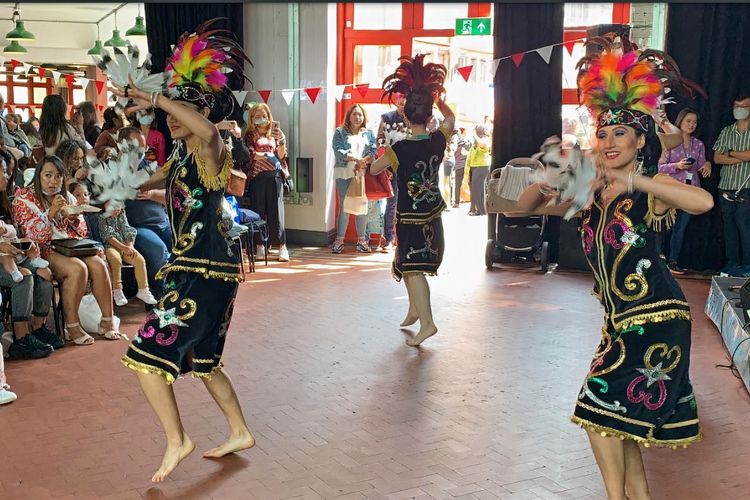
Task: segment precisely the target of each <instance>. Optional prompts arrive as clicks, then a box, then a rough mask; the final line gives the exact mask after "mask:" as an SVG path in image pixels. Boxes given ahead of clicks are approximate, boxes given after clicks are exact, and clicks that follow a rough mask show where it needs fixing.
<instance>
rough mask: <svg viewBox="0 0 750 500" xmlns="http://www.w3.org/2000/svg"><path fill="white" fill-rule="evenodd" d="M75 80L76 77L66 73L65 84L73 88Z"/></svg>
mask: <svg viewBox="0 0 750 500" xmlns="http://www.w3.org/2000/svg"><path fill="white" fill-rule="evenodd" d="M74 80H75V77H74V76H73V75H65V84H66V85H67V86H68V88H73V81H74Z"/></svg>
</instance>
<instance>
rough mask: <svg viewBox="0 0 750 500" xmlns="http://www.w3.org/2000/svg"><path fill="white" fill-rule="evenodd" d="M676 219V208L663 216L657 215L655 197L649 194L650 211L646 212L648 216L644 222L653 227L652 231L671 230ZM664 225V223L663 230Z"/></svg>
mask: <svg viewBox="0 0 750 500" xmlns="http://www.w3.org/2000/svg"><path fill="white" fill-rule="evenodd" d="M654 177H656V176H654ZM676 219H677V209H676V208H670V209H669V210H667V211H666V212H664V213H663V214H657V213H656V212H655V208H654V195H653V194H651V193H649V194H648V211H647V212H646V216H645V217H644V218H643V221H644V222H645V223H646V224H648V225H649V226H651V229H653V230H654V231H656V232H661V230H662V229H670V228H671V227H672V225H673V224H674V222H675V220H676ZM662 223H664V227H663V228H662Z"/></svg>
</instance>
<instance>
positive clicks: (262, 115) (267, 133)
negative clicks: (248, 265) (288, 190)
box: [245, 103, 289, 262]
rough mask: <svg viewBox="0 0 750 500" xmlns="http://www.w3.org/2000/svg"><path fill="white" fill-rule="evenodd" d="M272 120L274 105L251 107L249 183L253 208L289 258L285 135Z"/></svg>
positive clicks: (262, 250)
mask: <svg viewBox="0 0 750 500" xmlns="http://www.w3.org/2000/svg"><path fill="white" fill-rule="evenodd" d="M278 125H279V122H274V121H273V115H272V114H271V108H269V107H268V105H267V104H265V103H259V104H256V105H255V106H254V107H253V108H252V109H251V110H250V116H249V121H248V124H247V131H246V132H245V145H246V146H247V148H248V149H249V150H250V153H251V158H252V164H251V166H250V175H248V178H247V179H248V183H249V184H250V185H249V190H250V209H251V210H252V211H253V212H255V213H257V214H258V215H260V217H261V218H262V219H263V220H265V221H266V224H268V230H269V240H268V241H269V244H271V245H279V261H281V262H288V261H289V251H288V250H287V248H286V229H285V227H284V189H283V186H284V181H285V179H287V178H288V177H289V169H288V167H287V165H286V155H287V150H286V138H285V137H284V133H283V132H282V131H281V129H280V128H279V126H278ZM264 253H265V248H264V247H263V246H262V245H258V252H257V255H259V256H263V255H264Z"/></svg>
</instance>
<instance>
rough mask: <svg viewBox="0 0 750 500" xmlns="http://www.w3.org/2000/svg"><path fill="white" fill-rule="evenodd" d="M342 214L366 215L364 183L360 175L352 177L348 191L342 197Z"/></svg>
mask: <svg viewBox="0 0 750 500" xmlns="http://www.w3.org/2000/svg"><path fill="white" fill-rule="evenodd" d="M344 212H345V213H347V214H352V215H365V214H366V213H367V195H366V194H365V181H364V178H363V176H361V175H355V176H354V177H352V180H351V183H350V184H349V189H348V190H347V191H346V197H344Z"/></svg>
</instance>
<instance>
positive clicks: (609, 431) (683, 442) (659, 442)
mask: <svg viewBox="0 0 750 500" xmlns="http://www.w3.org/2000/svg"><path fill="white" fill-rule="evenodd" d="M570 421H571V422H573V423H574V424H576V425H579V426H581V427H582V428H583V429H585V430H588V431H591V432H596V433H597V434H600V435H602V436H604V437H619V438H620V439H621V440H625V439H630V440H632V441H635V442H637V443H641V444H642V445H643V446H644V447H645V448H649V447H650V446H652V445H653V446H656V447H662V448H663V447H670V448H672V449H673V450H676V449H677V447H678V446H682V447H683V448H687V447H688V445H690V444H693V443H697V442H698V441H700V440H701V439H703V433H702V432H701V431H700V428H699V430H698V434H697V435H695V436H691V437H687V438H683V439H655V438H653V437H646V438H644V437H641V436H636V435H635V434H630V433H629V432H624V431H620V430H617V429H613V428H611V427H607V426H605V425H598V424H595V423H593V422H589V421H588V420H586V419H583V418H580V417H576V416H575V415H573V416H572V417H570ZM650 434H651V431H649V435H650Z"/></svg>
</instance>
